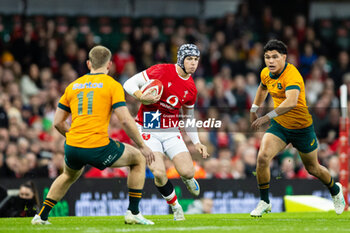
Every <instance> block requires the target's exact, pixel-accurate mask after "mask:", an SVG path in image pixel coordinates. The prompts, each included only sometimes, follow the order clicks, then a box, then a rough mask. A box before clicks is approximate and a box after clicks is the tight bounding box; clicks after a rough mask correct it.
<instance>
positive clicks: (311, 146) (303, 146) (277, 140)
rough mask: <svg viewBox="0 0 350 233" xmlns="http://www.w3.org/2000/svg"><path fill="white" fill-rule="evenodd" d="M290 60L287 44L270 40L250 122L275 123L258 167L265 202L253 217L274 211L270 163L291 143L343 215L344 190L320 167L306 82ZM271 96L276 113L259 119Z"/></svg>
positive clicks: (265, 138)
mask: <svg viewBox="0 0 350 233" xmlns="http://www.w3.org/2000/svg"><path fill="white" fill-rule="evenodd" d="M286 58H287V47H286V45H285V44H284V43H283V42H281V41H278V40H270V41H269V42H268V43H267V44H266V45H265V47H264V59H265V64H266V67H265V68H264V69H263V70H262V71H261V75H260V77H261V83H260V86H259V88H258V90H257V93H256V96H255V99H254V102H253V105H252V108H251V110H250V120H251V122H252V128H253V129H255V130H256V129H258V128H260V127H261V126H262V125H264V124H266V123H268V122H269V121H271V122H270V126H269V128H268V129H267V131H266V133H265V134H264V136H263V138H262V141H261V146H260V150H259V153H258V159H257V166H256V174H257V181H258V185H259V191H260V199H261V200H260V202H259V203H258V205H257V207H256V208H255V209H254V210H253V211H252V212H251V213H250V215H251V216H252V217H260V216H262V214H263V213H266V212H269V211H271V203H270V200H269V186H270V162H271V160H272V159H273V158H274V157H275V156H276V155H277V154H278V153H279V152H281V151H282V150H283V149H284V148H285V147H286V146H287V145H288V144H289V143H291V144H292V145H293V146H294V147H295V148H296V149H297V150H298V152H299V154H300V157H301V159H302V161H303V164H304V166H305V168H306V170H307V171H308V172H309V173H310V174H311V175H313V176H315V177H317V178H318V179H319V180H320V181H322V183H323V184H325V185H326V186H327V187H328V189H329V191H330V193H331V195H332V198H333V202H334V208H335V212H336V213H337V214H341V213H342V212H343V211H344V208H345V201H344V197H343V192H342V186H341V184H340V183H334V180H333V178H332V177H331V175H330V174H329V172H328V170H327V169H326V168H325V167H323V166H321V165H320V164H319V163H318V160H317V138H316V135H315V131H314V127H313V123H312V118H311V115H310V114H309V111H308V108H307V105H306V100H305V87H304V81H303V78H302V77H301V75H300V73H299V71H298V70H297V69H296V68H295V67H294V66H293V65H292V64H288V63H287V62H286ZM268 93H269V94H270V95H271V97H272V99H273V102H274V110H272V111H271V112H269V113H267V114H266V115H264V116H262V117H259V118H258V116H257V114H256V111H257V109H258V108H259V106H261V105H262V104H263V102H264V101H265V99H266V97H267V95H268Z"/></svg>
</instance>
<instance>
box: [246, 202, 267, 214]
mask: <svg viewBox="0 0 350 233" xmlns="http://www.w3.org/2000/svg"><path fill="white" fill-rule="evenodd" d="M268 212H271V203H269V204H267V203H266V202H265V201H263V200H260V201H259V203H258V205H257V207H256V208H255V209H254V210H253V211H252V212H250V216H252V217H261V216H262V215H263V214H264V213H268Z"/></svg>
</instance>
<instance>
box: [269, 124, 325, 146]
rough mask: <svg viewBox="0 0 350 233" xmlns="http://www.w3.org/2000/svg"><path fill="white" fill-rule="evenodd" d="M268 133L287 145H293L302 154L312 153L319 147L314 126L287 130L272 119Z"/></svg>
mask: <svg viewBox="0 0 350 233" xmlns="http://www.w3.org/2000/svg"><path fill="white" fill-rule="evenodd" d="M266 133H272V134H273V135H275V136H277V137H279V138H280V139H282V140H283V141H284V142H285V143H287V144H289V143H292V145H293V146H294V147H295V148H297V149H298V151H300V152H302V153H310V152H312V151H314V150H315V149H317V146H318V143H317V138H316V134H315V130H314V125H313V124H312V125H310V126H309V127H306V128H303V129H287V128H285V127H283V126H282V125H280V124H278V123H277V122H276V121H275V120H273V119H272V120H271V123H270V126H269V128H268V129H267V130H266Z"/></svg>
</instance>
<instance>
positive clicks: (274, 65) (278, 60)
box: [264, 50, 287, 74]
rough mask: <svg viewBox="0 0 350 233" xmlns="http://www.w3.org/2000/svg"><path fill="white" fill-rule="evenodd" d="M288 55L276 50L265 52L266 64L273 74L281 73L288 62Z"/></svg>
mask: <svg viewBox="0 0 350 233" xmlns="http://www.w3.org/2000/svg"><path fill="white" fill-rule="evenodd" d="M286 57H287V56H286V55H285V54H281V53H279V52H277V51H276V50H272V51H267V52H265V54H264V59H265V64H266V66H267V68H268V69H269V71H270V72H271V73H273V74H280V73H281V72H282V70H283V68H284V66H285V63H286Z"/></svg>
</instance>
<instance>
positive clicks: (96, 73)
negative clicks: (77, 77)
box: [86, 73, 104, 75]
mask: <svg viewBox="0 0 350 233" xmlns="http://www.w3.org/2000/svg"><path fill="white" fill-rule="evenodd" d="M98 74H104V73H87V74H86V75H98Z"/></svg>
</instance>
